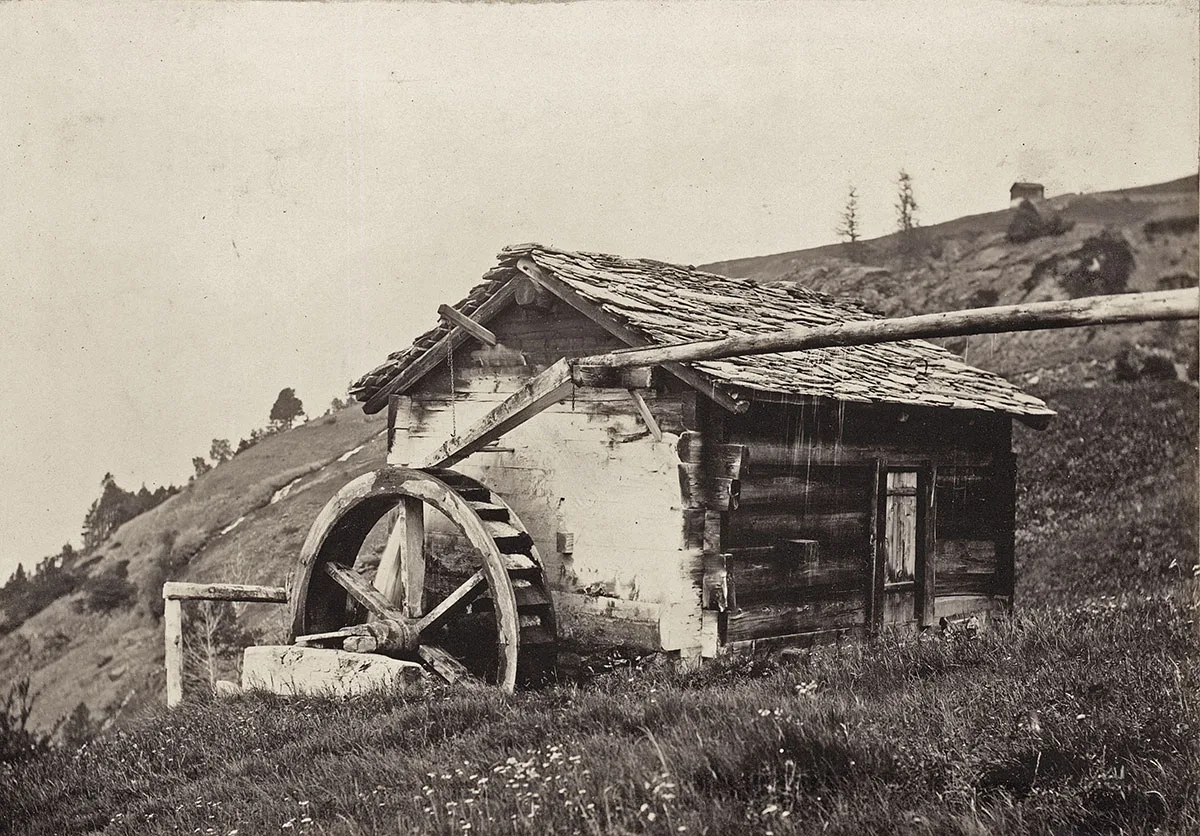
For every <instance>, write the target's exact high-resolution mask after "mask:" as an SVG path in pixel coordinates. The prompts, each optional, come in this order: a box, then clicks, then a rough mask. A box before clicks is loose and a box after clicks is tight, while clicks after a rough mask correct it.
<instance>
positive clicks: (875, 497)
mask: <svg viewBox="0 0 1200 836" xmlns="http://www.w3.org/2000/svg"><path fill="white" fill-rule="evenodd" d="M899 472H908V473H913V472H915V473H916V474H917V536H916V561H915V566H914V569H913V591H914V595H913V598H914V610H915V611H914V613H913V616H914V619H915V621H916V623H917V626H918V628H919V629H924V628H926V627H931V626H933V623H934V617H935V614H936V610H935V604H934V599H935V592H936V583H937V579H936V563H937V561H936V543H937V539H936V528H937V502H936V500H937V490H936V485H937V467H936V465H934V463H933V462H932V461H930V460H929V459H907V458H902V457H897V458H892V459H886V460H885V459H876V460H875V479H874V485H873V491H872V497H871V500H872V501H871V549H870V560H871V565H870V571H869V572H868V577H869V579H870V587H869V589H868V594H867V630H868V632H869V633H872V634H875V633H878V632H879V631H880V630H881V629H883V609H884V607H883V603H884V595H886V594H887V592H886V590H885V588H884V582H885V580H886V571H887V570H886V566H887V549H886V545H885V542H886V538H885V531H886V525H887V516H886V515H887V474H888V473H899Z"/></svg>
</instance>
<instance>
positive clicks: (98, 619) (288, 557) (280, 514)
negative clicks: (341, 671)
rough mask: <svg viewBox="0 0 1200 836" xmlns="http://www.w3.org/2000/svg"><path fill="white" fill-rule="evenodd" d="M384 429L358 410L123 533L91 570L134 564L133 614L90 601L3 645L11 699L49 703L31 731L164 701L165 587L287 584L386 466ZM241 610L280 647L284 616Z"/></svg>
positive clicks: (276, 611)
mask: <svg viewBox="0 0 1200 836" xmlns="http://www.w3.org/2000/svg"><path fill="white" fill-rule="evenodd" d="M383 428H384V422H383V421H382V420H381V419H379V418H378V417H373V416H365V415H363V413H362V412H361V410H358V409H346V410H342V411H341V412H337V413H334V414H332V415H328V416H325V417H323V418H317V419H314V420H313V421H311V422H309V423H308V424H305V425H303V426H299V427H296V428H295V429H292V430H290V431H288V432H286V433H281V434H279V435H273V436H270V437H268V438H267V439H266V440H264V441H262V442H260V443H259V444H257V445H255V446H254V447H251V448H250V449H249V450H246V451H244V452H242V453H240V454H238V455H237V456H235V457H234V458H233V459H232V460H230V461H228V462H226V463H224V464H222V465H220V466H218V467H216V468H215V469H214V470H212V471H211V472H209V473H207V474H205V475H204V476H202V477H200V478H199V479H197V480H196V481H195V482H193V483H192V484H190V485H188V486H187V487H186V488H185V489H184V490H183V492H182V493H180V494H178V495H177V496H174V497H171V498H170V499H168V500H167V501H166V502H164V503H163V504H162V505H159V506H158V507H156V508H154V509H152V510H150V511H148V512H146V513H144V514H142V515H140V516H138V517H135V518H134V519H132V520H130V521H129V522H128V523H126V524H125V525H123V526H121V527H120V528H119V529H118V530H117V531H116V532H115V533H114V534H113V535H112V536H111V537H110V538H109V539H108V540H107V541H106V542H105V543H104V544H103V546H102V547H101V548H100V549H99V550H98V553H97V554H96V555H94V556H93V558H92V561H91V562H90V564H89V565H88V566H87V567H86V568H87V571H88V572H89V573H90V574H91V575H93V576H94V575H97V574H99V573H101V572H103V571H105V569H106V568H107V567H109V566H112V565H114V564H117V563H119V562H121V561H128V572H129V578H130V581H131V582H132V583H133V584H134V586H135V587H136V595H135V597H134V599H133V600H131V602H130V606H129V607H128V608H126V609H118V610H117V611H115V612H114V613H112V614H108V615H104V614H97V613H87V612H79V611H78V604H79V603H80V599H81V598H82V597H83V594H82V593H78V592H77V593H75V594H73V595H69V596H67V597H65V598H62V599H60V600H58V601H56V602H54V603H53V604H51V605H50V606H49V607H47V608H46V609H44V610H42V611H41V612H40V613H38V614H37V615H35V616H33V617H32V618H30V619H29V620H28V621H26V622H25V623H24V624H23V625H22V626H21V627H20V628H19V629H17V630H16V631H14V632H13V633H12V634H10V635H8V636H4V637H3V638H0V671H4V674H0V691H4V692H7V683H6V682H5V680H15V679H16V678H17V677H19V676H21V675H23V674H25V673H29V674H30V675H31V679H32V687H33V690H34V691H35V692H36V693H37V694H38V698H37V700H36V701H35V704H34V710H33V714H32V715H31V717H30V722H31V724H32V725H33V726H35V727H38V728H47V727H50V726H52V725H53V724H54V723H56V722H57V721H58V720H60V719H61V718H62V717H64V716H66V715H67V714H68V713H70V712H71V711H72V710H73V709H74V708H75V707H76V706H77V705H78V704H79V703H81V702H82V703H83V704H84V705H86V706H87V708H88V709H89V711H90V712H91V714H92V716H93V717H108V718H112V719H121V718H123V717H129V716H131V715H133V714H136V713H137V712H138V711H139V710H141V709H142V708H143V707H144V706H147V705H150V704H155V703H157V702H158V701H160V700H161V699H162V694H163V689H164V687H165V681H164V673H163V665H162V657H163V638H162V626H161V624H160V623H159V621H158V619H157V618H156V617H155V615H154V611H155V605H156V604H157V605H158V607H159V609H161V601H160V599H161V590H162V583H163V581H164V580H166V579H168V578H169V579H184V580H194V581H225V582H232V583H258V584H270V585H280V586H281V585H283V584H285V583H286V581H287V576H288V572H290V570H291V566H292V563H293V562H294V561H295V558H296V555H297V554H298V553H299V550H300V545H301V544H302V543H303V541H304V536H305V534H307V532H308V527H309V525H310V524H311V523H312V521H313V519H315V518H316V515H317V512H318V511H319V510H320V508H321V507H322V506H323V505H324V504H325V502H326V501H328V499H329V497H330V496H332V495H333V494H334V492H335V491H337V490H338V489H339V488H340V487H341V486H342V485H344V484H345V483H346V482H348V481H349V480H350V479H352V478H354V477H355V476H358V475H359V474H361V473H365V472H367V471H369V470H373V469H374V468H376V467H378V466H379V465H380V464H381V463H382V461H383V458H384V445H383V438H382V437H381V436H380V435H379V433H380V432H381V430H382V429H383ZM360 447H361V448H362V449H361V450H359V452H357V453H355V454H354V455H352V456H350V457H349V458H348V459H347V460H346V461H338V459H339V458H341V457H342V456H344V455H345V454H347V453H348V452H350V451H352V450H356V449H358V448H360ZM288 486H290V489H289V490H288V492H287V495H286V496H284V497H282V498H278V499H277V501H275V502H272V499H273V498H275V497H276V495H277V493H279V492H280V491H282V490H283V489H285V488H288ZM239 609H240V610H241V612H240V620H241V621H242V622H243V623H244V624H245V626H247V627H248V628H249V629H250V630H251V631H252V632H253V633H254V634H255V635H256V636H259V637H261V638H263V639H269V638H271V637H272V636H274V637H278V636H279V634H280V632H281V630H282V624H283V613H282V612H281V611H280V608H278V607H272V606H270V605H240V606H239Z"/></svg>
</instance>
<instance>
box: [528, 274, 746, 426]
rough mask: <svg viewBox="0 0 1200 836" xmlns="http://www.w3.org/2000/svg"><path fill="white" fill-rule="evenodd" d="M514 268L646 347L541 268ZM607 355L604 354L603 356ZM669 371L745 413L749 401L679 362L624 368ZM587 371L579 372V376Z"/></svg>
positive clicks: (628, 340)
mask: <svg viewBox="0 0 1200 836" xmlns="http://www.w3.org/2000/svg"><path fill="white" fill-rule="evenodd" d="M517 269H518V270H520V271H521V272H522V273H524V274H525V275H526V276H528V277H529V278H530V279H532V280H533V281H534V282H535V283H537V285H538V286H539V287H542V288H544V289H545V290H548V291H549V292H551V293H553V294H554V295H555V296H557V297H558V298H559V299H561V300H562V301H564V302H566V303H567V304H568V305H570V306H571V307H572V308H574V309H575V310H577V311H579V312H580V313H581V314H583V315H584V316H586V317H587V318H588V319H590V320H592V321H593V322H595V323H596V324H598V325H600V326H601V327H602V328H604V329H605V330H606V331H608V332H609V333H610V334H612V335H613V336H614V337H617V338H618V339H620V340H622V341H624V342H625V343H628V344H629V345H632V346H644V345H647V344H649V342H650V340H649V339H648V338H647V337H645V336H643V335H642V334H640V333H639V332H637V331H635V330H633V329H632V328H630V327H629V326H627V325H625V324H624V323H623V322H621V321H620V320H618V319H616V318H615V317H614V316H612V315H611V314H609V313H608V312H607V311H605V310H604V309H603V308H601V307H600V306H599V305H597V304H595V303H593V302H591V301H589V300H588V299H585V298H584V297H583V296H582V295H581V294H579V293H578V292H576V291H575V290H574V289H573V288H571V287H570V286H568V285H567V284H566V282H562V281H559V280H557V279H556V278H554V277H553V276H552V275H551V274H550V273H549V272H548V271H546V270H544V269H542V267H541V265H539V264H538V263H537V262H535V261H534V260H533V259H531V258H528V257H526V258H521V259H519V260H518V261H517ZM605 356H607V355H605ZM585 365H598V364H592V363H582V364H581V363H572V366H573V367H574V368H581V367H582V366H585ZM659 365H661V366H662V367H663V368H664V369H666V370H667V371H669V372H670V373H671V374H673V375H675V377H677V378H679V379H680V380H682V381H683V382H684V383H686V384H688V385H689V386H691V387H692V388H694V389H695V390H696V391H698V392H700V393H701V394H703V395H705V396H706V397H708V398H709V399H711V400H712V401H713V402H715V403H718V404H720V405H721V406H722V407H724V408H725V409H727V410H729V411H730V412H735V413H738V412H745V411H746V410H747V409H749V408H750V403H749V401H744V400H739V399H737V398H734V397H733V396H731V395H730V394H729V393H728V392H726V391H725V388H724V387H723V386H722V385H721V384H719V383H717V382H715V381H714V380H712V379H711V378H709V377H707V376H706V375H703V374H701V373H700V372H697V371H696V370H695V369H692V368H689V367H688V366H684V365H681V364H679V363H629V364H628V366H630V367H632V366H659ZM586 373H587V372H583V371H581V374H586Z"/></svg>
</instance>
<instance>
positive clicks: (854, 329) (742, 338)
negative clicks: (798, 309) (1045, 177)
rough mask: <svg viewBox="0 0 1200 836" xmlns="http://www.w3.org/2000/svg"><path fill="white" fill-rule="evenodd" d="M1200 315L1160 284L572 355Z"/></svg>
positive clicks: (753, 348) (790, 347)
mask: <svg viewBox="0 0 1200 836" xmlns="http://www.w3.org/2000/svg"><path fill="white" fill-rule="evenodd" d="M1198 315H1200V291H1198V290H1197V289H1196V288H1186V289H1184V290H1161V291H1154V292H1150V293H1121V294H1117V295H1114V296H1090V297H1087V298H1083V299H1069V300H1066V301H1058V302H1030V303H1028V304H1024V305H1003V306H1000V307H994V308H971V309H969V310H965V311H948V312H945V313H935V314H921V315H919V316H905V317H898V318H895V319H869V320H860V321H853V322H840V323H837V324H836V325H818V326H813V327H807V326H796V327H793V328H784V329H781V330H779V331H772V332H770V333H765V334H739V335H737V336H734V337H726V338H725V339H721V340H701V341H697V342H687V343H677V344H675V345H664V346H655V347H652V348H628V349H620V350H618V351H613V352H609V353H608V354H597V355H593V356H591V357H579V358H577V359H575V360H573V361H572V362H571V366H572V368H573V369H574V370H576V373H577V374H580V375H587V374H592V373H594V370H595V369H596V368H597V367H599V368H628V367H631V366H657V365H660V364H664V363H688V362H694V361H697V360H717V359H720V358H723V357H744V356H747V355H752V354H773V353H775V352H780V351H801V350H803V349H809V348H831V347H834V346H849V345H871V344H874V343H886V342H894V341H896V340H910V339H923V338H928V337H958V336H964V335H972V334H999V333H1002V332H1006V331H1038V330H1044V329H1050V328H1077V327H1080V326H1084V325H1113V324H1117V323H1122V322H1151V321H1158V320H1171V319H1195V318H1196V317H1197V316H1198Z"/></svg>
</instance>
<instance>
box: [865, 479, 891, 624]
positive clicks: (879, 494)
mask: <svg viewBox="0 0 1200 836" xmlns="http://www.w3.org/2000/svg"><path fill="white" fill-rule="evenodd" d="M882 481H883V463H882V462H880V461H879V460H878V459H876V460H875V475H874V477H873V478H872V479H871V506H870V513H871V518H870V519H871V521H870V526H869V529H868V530H869V531H870V537H871V545H870V554H871V594H870V597H869V598H868V600H867V625H866V626H867V630H868V632H869V633H871V634H874V633H877V632H878V631H879V629H880V627H882V626H883V584H884V571H883V565H884V560H885V559H886V554H887V550H886V546H885V544H884V541H883V534H882V530H883V520H884V507H885V505H884V503H885V502H886V501H887V495H886V492H885V491H884V490H883V485H882V484H881V483H882Z"/></svg>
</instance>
